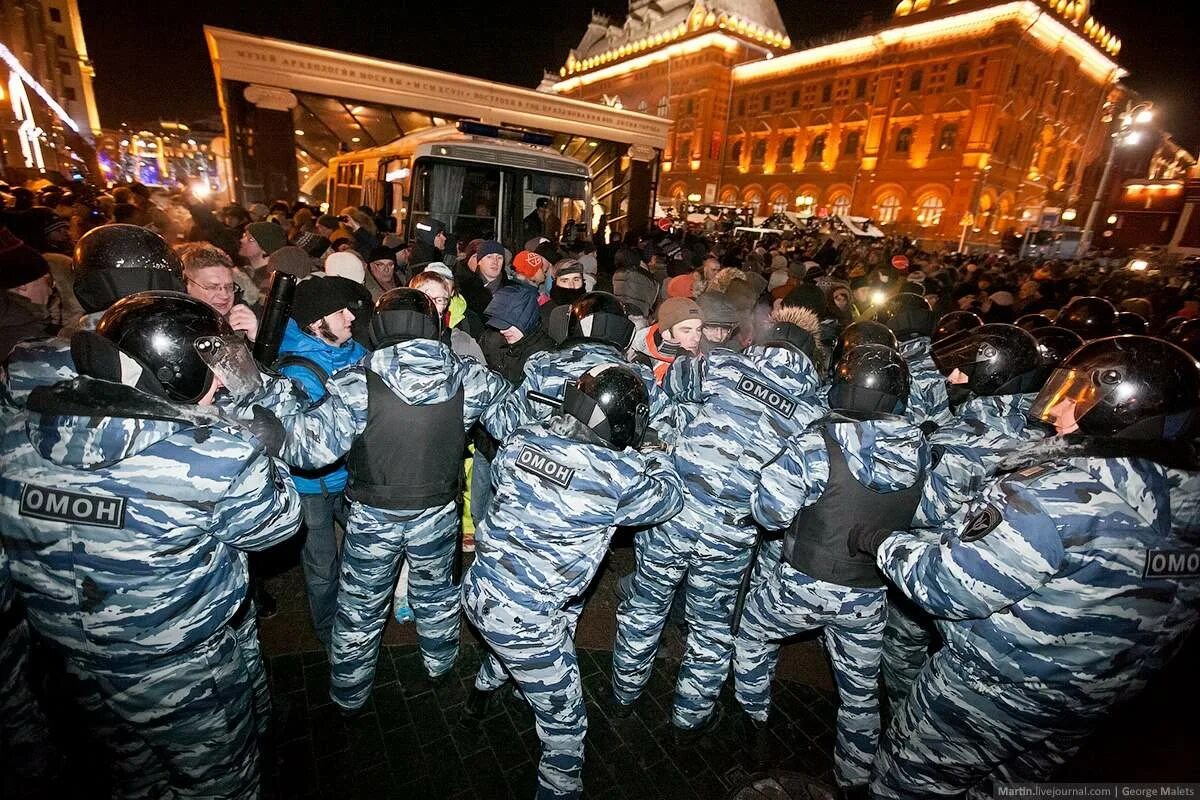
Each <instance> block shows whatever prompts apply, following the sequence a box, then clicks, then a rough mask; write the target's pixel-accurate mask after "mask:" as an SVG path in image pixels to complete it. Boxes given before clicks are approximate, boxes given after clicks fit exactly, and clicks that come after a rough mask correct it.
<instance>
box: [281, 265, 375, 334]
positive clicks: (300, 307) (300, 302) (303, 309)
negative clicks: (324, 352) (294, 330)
mask: <svg viewBox="0 0 1200 800" xmlns="http://www.w3.org/2000/svg"><path fill="white" fill-rule="evenodd" d="M361 297H362V288H361V287H360V286H359V285H358V284H357V283H355V282H354V281H352V280H350V279H348V278H339V277H332V278H330V277H325V278H321V277H312V278H308V279H306V280H302V281H300V282H299V283H298V284H296V294H295V296H294V297H293V298H292V319H294V320H296V324H297V325H299V326H300V328H301V330H307V329H308V326H309V325H312V324H313V323H314V322H316V321H317V320H319V319H321V318H322V317H327V316H329V315H330V314H333V313H335V312H337V311H341V310H342V309H343V308H352V307H354V306H355V305H357V304H358V301H359V300H360V299H361Z"/></svg>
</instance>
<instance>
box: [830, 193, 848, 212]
mask: <svg viewBox="0 0 1200 800" xmlns="http://www.w3.org/2000/svg"><path fill="white" fill-rule="evenodd" d="M829 213H831V214H833V215H834V216H835V217H841V216H845V215H846V214H849V213H850V195H848V194H839V195H838V196H837V197H835V198H834V200H833V202H832V203H830V204H829Z"/></svg>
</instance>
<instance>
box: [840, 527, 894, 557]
mask: <svg viewBox="0 0 1200 800" xmlns="http://www.w3.org/2000/svg"><path fill="white" fill-rule="evenodd" d="M891 535H892V532H891V531H890V530H887V529H886V528H879V529H874V530H873V529H871V528H867V527H864V526H862V525H856V526H855V527H853V528H851V529H850V533H849V534H848V535H847V536H846V549H847V550H849V551H850V555H852V556H856V555H858V554H859V553H866V554H867V555H869V556H872V557H874V556H875V554H876V553H877V552H879V547H880V545H882V544H883V540H884V539H886V538H888V537H889V536H891Z"/></svg>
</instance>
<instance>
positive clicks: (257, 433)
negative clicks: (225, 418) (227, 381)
mask: <svg viewBox="0 0 1200 800" xmlns="http://www.w3.org/2000/svg"><path fill="white" fill-rule="evenodd" d="M253 411H254V417H253V418H252V419H249V420H246V421H245V422H243V423H242V424H243V425H245V426H246V427H247V428H249V429H250V432H251V433H253V434H254V437H255V438H256V439H258V440H259V441H260V442H262V446H263V448H264V449H265V450H266V451H267V454H268V455H270V456H271V457H272V458H278V457H279V451H280V450H282V449H283V443H284V442H285V441H286V440H287V432H286V431H285V430H284V429H283V423H282V422H280V421H279V418H278V417H276V416H275V415H274V414H272V413H271V412H270V411H267V410H266V409H265V408H263V407H262V406H254V409H253Z"/></svg>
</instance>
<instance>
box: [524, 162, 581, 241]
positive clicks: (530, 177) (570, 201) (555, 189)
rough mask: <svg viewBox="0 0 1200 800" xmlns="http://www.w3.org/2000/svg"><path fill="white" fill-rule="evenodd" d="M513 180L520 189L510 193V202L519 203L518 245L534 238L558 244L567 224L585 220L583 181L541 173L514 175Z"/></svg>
mask: <svg viewBox="0 0 1200 800" xmlns="http://www.w3.org/2000/svg"><path fill="white" fill-rule="evenodd" d="M514 177H515V178H516V180H517V184H516V185H518V186H520V187H521V190H520V192H514V193H513V195H515V196H514V198H513V199H514V200H515V201H517V202H519V203H520V215H521V227H520V238H519V243H520V244H521V245H523V244H524V243H525V242H527V241H528V240H530V239H532V238H534V237H536V236H545V237H546V238H547V239H550V240H552V241H554V242H557V241H558V240H559V238H560V236H561V235H562V231H563V226H564V225H566V224H567V223H568V222H571V223H579V222H584V223H586V222H587V221H588V219H587V214H586V212H585V205H584V203H585V199H586V197H587V182H586V181H584V180H581V179H579V178H574V177H569V176H566V175H549V174H546V173H542V172H525V173H517V174H516V175H515V176H514ZM542 201H544V202H542ZM539 202H542V205H541V207H539V205H538V204H539Z"/></svg>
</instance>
